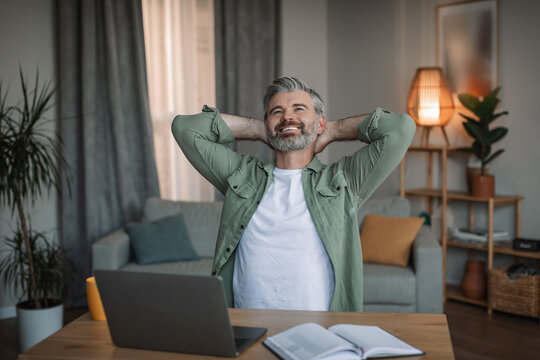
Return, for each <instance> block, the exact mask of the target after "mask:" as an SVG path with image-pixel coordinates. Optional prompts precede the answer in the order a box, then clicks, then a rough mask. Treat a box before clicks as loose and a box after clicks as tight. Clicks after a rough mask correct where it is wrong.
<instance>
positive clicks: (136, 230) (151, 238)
mask: <svg viewBox="0 0 540 360" xmlns="http://www.w3.org/2000/svg"><path fill="white" fill-rule="evenodd" d="M126 232H127V233H128V235H129V240H130V243H131V246H132V248H133V252H134V253H135V258H136V259H137V262H138V263H139V264H155V263H160V262H171V261H180V260H199V259H200V258H199V256H198V255H197V253H196V252H195V250H194V249H193V245H191V241H190V239H189V235H188V233H187V231H186V224H185V222H184V216H183V215H182V214H178V215H173V216H169V217H166V218H163V219H159V220H155V221H148V222H142V223H136V224H129V225H127V226H126Z"/></svg>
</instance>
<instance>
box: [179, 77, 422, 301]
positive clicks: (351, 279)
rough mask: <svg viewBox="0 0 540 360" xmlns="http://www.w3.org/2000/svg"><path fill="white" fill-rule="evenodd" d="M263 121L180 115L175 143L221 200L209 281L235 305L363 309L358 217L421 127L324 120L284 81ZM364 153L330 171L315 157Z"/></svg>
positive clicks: (210, 113)
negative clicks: (352, 145) (347, 147)
mask: <svg viewBox="0 0 540 360" xmlns="http://www.w3.org/2000/svg"><path fill="white" fill-rule="evenodd" d="M263 102H264V121H262V120H257V119H251V118H245V117H239V116H234V115H226V114H223V115H221V114H220V113H219V112H218V111H217V110H216V109H213V108H210V107H207V106H205V107H204V108H203V112H202V113H201V114H197V115H190V116H177V117H176V118H175V119H174V121H173V125H172V131H173V134H174V137H175V139H176V141H177V142H178V144H179V145H180V147H181V148H182V150H183V151H184V153H185V155H186V157H187V158H188V159H189V161H190V162H191V163H192V164H193V166H194V167H195V168H196V169H197V170H198V171H199V172H200V173H201V174H202V175H203V176H204V177H205V178H206V179H208V181H210V182H211V183H212V184H213V185H214V186H215V187H216V188H217V189H219V190H220V191H221V192H222V193H223V194H224V195H225V200H224V204H223V210H222V215H221V223H220V229H219V233H218V239H217V244H216V250H215V257H214V263H213V269H212V274H213V275H218V276H221V277H222V278H223V283H224V286H225V292H226V295H227V300H228V303H229V306H235V307H243V308H279V309H295V310H324V311H326V310H331V311H362V306H363V294H362V291H363V290H362V251H361V248H360V238H359V230H358V220H357V216H356V213H357V211H358V208H359V207H360V206H361V205H362V204H363V203H364V202H365V201H366V199H367V198H368V197H369V196H370V195H371V194H372V193H373V191H374V190H375V189H376V188H377V186H378V185H379V184H380V183H381V182H382V181H383V180H384V179H385V178H386V177H387V176H388V174H390V172H391V171H392V170H393V169H394V168H395V167H396V166H397V164H398V163H399V162H400V161H401V159H402V158H403V156H404V154H405V152H406V150H407V148H408V146H409V145H410V142H411V140H412V137H413V135H414V130H415V125H414V122H413V121H412V119H411V118H410V117H409V116H408V115H400V114H393V113H390V112H388V111H386V110H381V109H377V110H376V111H375V112H373V113H372V114H370V115H359V116H353V117H349V118H346V119H342V120H338V121H334V122H327V121H326V117H325V115H324V103H323V101H322V100H321V98H320V96H319V95H318V94H317V93H316V92H315V91H314V90H313V89H310V88H309V87H308V86H307V85H306V84H304V83H303V82H302V81H300V80H298V79H295V78H291V77H282V78H278V79H276V80H274V82H273V83H272V84H271V85H269V86H268V88H267V89H266V92H265V95H264V100H263ZM234 139H248V140H258V141H263V142H265V143H266V144H268V145H269V146H271V147H272V148H273V149H274V151H275V162H273V163H269V164H263V163H261V162H260V161H259V160H257V159H255V158H254V157H251V156H247V155H241V154H238V153H235V152H234V151H232V150H231V149H229V148H228V147H227V146H225V145H224V144H225V143H228V142H231V141H233V140H234ZM355 139H358V140H360V141H363V142H365V143H367V144H368V145H367V146H365V147H363V148H361V149H360V150H358V151H357V152H355V153H354V154H353V155H351V156H347V157H343V158H342V159H340V160H339V161H338V162H336V163H333V164H330V165H328V166H326V165H324V164H322V163H321V162H319V160H318V159H317V158H316V157H315V154H317V153H319V152H321V151H322V150H323V149H324V148H325V147H326V146H327V145H328V144H329V143H331V142H333V141H344V140H355Z"/></svg>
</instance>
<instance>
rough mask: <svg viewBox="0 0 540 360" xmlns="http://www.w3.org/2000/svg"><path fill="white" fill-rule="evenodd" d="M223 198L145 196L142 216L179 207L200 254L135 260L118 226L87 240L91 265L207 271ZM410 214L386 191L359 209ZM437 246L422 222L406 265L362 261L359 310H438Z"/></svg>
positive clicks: (439, 265)
mask: <svg viewBox="0 0 540 360" xmlns="http://www.w3.org/2000/svg"><path fill="white" fill-rule="evenodd" d="M221 206H222V203H219V202H213V203H196V202H183V201H168V200H163V199H159V198H151V199H149V200H148V201H147V202H146V204H145V207H144V220H145V221H153V220H157V219H161V218H163V217H167V216H171V215H174V214H177V213H182V214H183V216H184V220H185V223H186V225H187V232H188V235H189V237H190V239H191V242H192V244H193V247H194V249H195V251H196V252H197V254H198V255H199V256H200V260H196V261H179V262H172V263H160V264H150V265H139V264H137V263H136V262H135V261H134V259H133V255H132V253H131V250H130V243H129V236H128V235H127V233H126V232H125V231H124V230H123V229H119V230H117V231H115V232H113V233H111V234H109V235H107V236H105V237H103V238H101V239H99V240H98V241H96V242H95V243H94V244H92V264H93V268H94V269H122V270H132V271H151V272H173V273H193V274H201V273H202V274H210V271H211V269H212V257H213V254H214V246H215V243H216V238H217V233H218V226H219V219H220V215H221ZM366 214H379V215H384V216H390V217H408V216H410V205H409V201H408V200H407V199H405V198H400V197H391V198H380V199H370V200H368V201H367V202H366V203H365V204H364V205H363V206H362V208H361V209H360V211H359V213H358V220H359V224H360V225H361V224H362V223H363V220H364V217H365V216H366ZM442 294H443V290H442V252H441V247H440V245H439V243H438V241H437V240H436V237H435V235H434V234H433V232H432V231H431V229H430V228H429V227H426V226H423V227H422V229H421V230H420V232H419V234H418V236H417V237H416V239H415V240H414V243H413V247H412V250H411V259H410V261H409V266H407V267H399V266H390V265H379V264H364V311H369V312H396V313H399V312H404V313H414V312H417V313H442V309H443V300H442Z"/></svg>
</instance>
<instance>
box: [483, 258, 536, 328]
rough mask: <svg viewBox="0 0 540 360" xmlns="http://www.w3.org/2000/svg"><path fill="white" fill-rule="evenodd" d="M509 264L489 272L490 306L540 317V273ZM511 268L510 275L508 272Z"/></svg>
mask: <svg viewBox="0 0 540 360" xmlns="http://www.w3.org/2000/svg"><path fill="white" fill-rule="evenodd" d="M512 266H518V265H517V264H516V265H507V266H504V267H501V268H497V269H492V270H491V271H490V273H489V306H490V307H491V308H493V309H495V310H500V311H504V312H508V313H511V314H516V315H523V316H532V317H535V318H540V274H538V270H537V271H526V272H527V273H528V274H523V272H521V273H520V272H519V271H517V270H518V269H516V268H514V270H512V269H511V267H512ZM509 270H510V276H509V274H508V272H509Z"/></svg>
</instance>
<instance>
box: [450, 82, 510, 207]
mask: <svg viewBox="0 0 540 360" xmlns="http://www.w3.org/2000/svg"><path fill="white" fill-rule="evenodd" d="M500 89H501V88H500V87H498V88H496V89H495V90H493V91H491V92H490V93H489V94H488V95H487V96H486V97H485V98H484V99H482V100H480V98H478V97H476V96H473V95H470V94H460V95H459V101H460V102H461V103H462V104H463V106H465V108H467V109H468V110H470V111H471V112H472V113H473V114H474V115H475V116H476V117H477V118H476V119H475V118H473V117H470V116H468V115H465V114H463V113H460V115H461V116H462V117H463V118H465V120H466V121H465V122H463V127H464V128H465V131H467V134H469V135H470V136H471V137H472V138H473V139H474V142H473V144H472V145H471V147H461V148H458V150H460V151H465V152H469V153H471V154H473V155H475V156H476V157H477V158H478V159H479V160H480V175H476V176H474V177H473V179H472V195H473V196H476V197H481V198H491V197H494V196H495V177H494V176H493V175H488V174H487V173H486V165H487V164H489V163H490V162H491V161H493V160H494V159H495V158H496V157H498V156H499V155H501V154H502V153H503V152H504V149H499V150H497V151H495V152H494V153H491V150H492V149H491V146H492V145H493V144H494V143H496V142H497V141H499V140H501V139H502V138H503V137H505V136H506V134H507V133H508V129H507V128H506V127H503V126H499V127H496V128H494V129H492V130H490V124H491V123H492V122H493V121H494V120H496V119H497V118H499V117H500V116H502V115H507V114H508V111H501V112H499V113H495V109H496V108H497V105H498V104H499V102H500V100H499V98H498V94H499V90H500Z"/></svg>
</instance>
